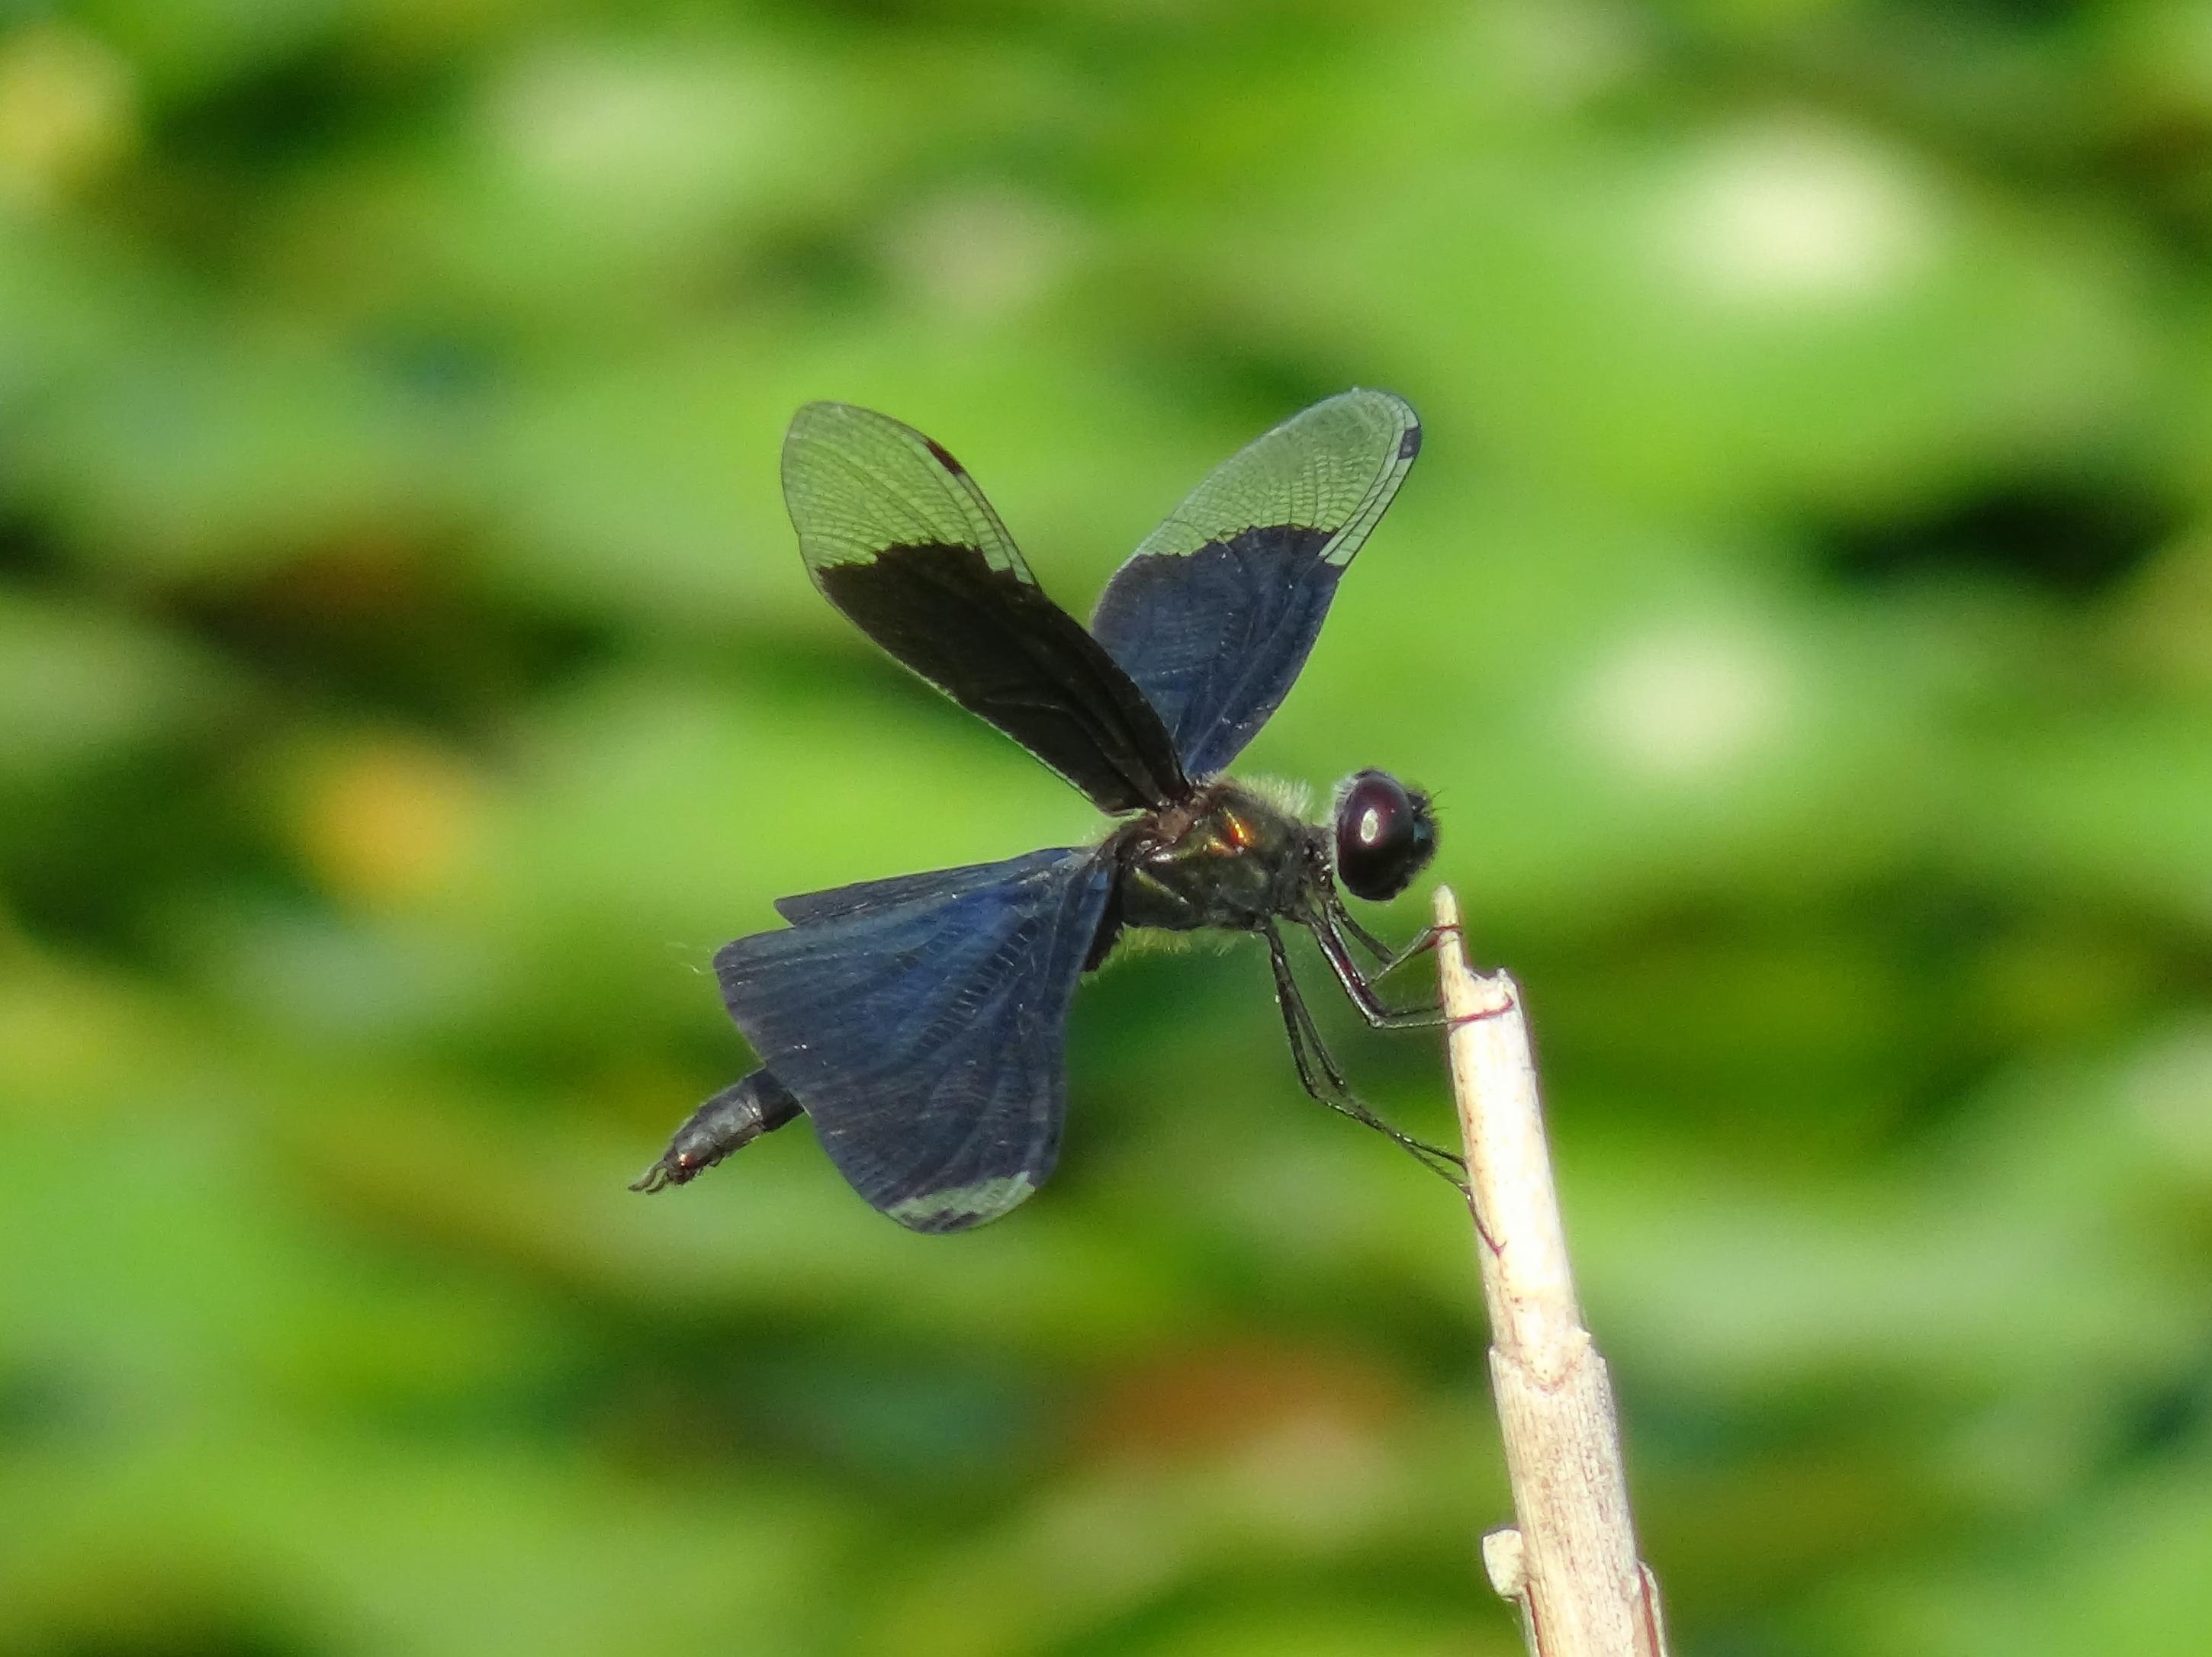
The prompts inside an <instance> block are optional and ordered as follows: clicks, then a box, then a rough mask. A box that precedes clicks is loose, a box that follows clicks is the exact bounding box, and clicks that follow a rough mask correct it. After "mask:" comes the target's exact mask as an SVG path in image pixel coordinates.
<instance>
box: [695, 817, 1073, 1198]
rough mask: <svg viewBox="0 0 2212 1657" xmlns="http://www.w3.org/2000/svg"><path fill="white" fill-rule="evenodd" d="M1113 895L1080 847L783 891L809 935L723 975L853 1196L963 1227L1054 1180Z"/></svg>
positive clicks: (789, 910) (739, 954) (748, 1027)
mask: <svg viewBox="0 0 2212 1657" xmlns="http://www.w3.org/2000/svg"><path fill="white" fill-rule="evenodd" d="M1112 883H1113V865H1112V864H1111V862H1110V861H1109V860H1108V859H1106V858H1104V857H1103V856H1102V855H1101V853H1099V851H1098V849H1097V848H1096V847H1070V848H1066V849H1063V850H1058V851H1049V852H1035V853H1030V854H1029V855H1028V856H1026V857H1019V858H1014V859H1010V860H1009V861H1007V862H1005V863H1000V864H995V865H992V864H984V865H975V866H973V867H971V868H968V869H962V870H948V871H943V872H942V873H940V874H936V875H917V876H911V877H903V878H902V879H900V880H890V881H869V882H865V883H862V884H861V885H859V886H848V887H842V888H840V889H837V890H836V891H832V892H821V893H816V894H813V895H810V896H807V897H802V898H787V899H786V900H784V902H783V904H782V905H781V906H779V907H782V909H783V910H784V913H786V914H787V915H791V916H793V918H794V919H797V920H799V921H800V924H799V925H798V926H793V927H791V928H790V929H788V930H787V931H783V932H763V933H761V934H759V935H758V936H757V937H753V938H740V939H738V941H737V942H736V943H734V944H728V945H726V947H724V949H723V950H721V952H720V954H718V955H717V956H715V957H714V970H715V974H716V975H717V976H718V977H719V978H720V980H721V985H722V998H723V1000H724V1001H725V1002H726V1004H727V1005H728V1006H729V1009H730V1016H731V1017H732V1018H734V1019H735V1020H736V1021H737V1023H738V1029H741V1030H743V1031H744V1034H745V1038H746V1040H748V1041H750V1042H751V1043H752V1045H753V1047H754V1049H755V1051H757V1053H759V1054H760V1056H761V1060H762V1062H763V1064H764V1065H769V1067H770V1068H771V1069H772V1070H773V1071H774V1073H775V1076H776V1077H778V1079H779V1080H781V1082H782V1083H783V1084H784V1085H785V1086H786V1087H787V1088H788V1089H790V1090H791V1092H792V1093H793V1094H794V1095H795V1096H797V1097H798V1099H799V1102H800V1103H801V1104H803V1105H804V1106H805V1108H806V1113H807V1114H808V1115H809V1116H810V1117H811V1118H812V1119H813V1121H814V1126H815V1131H816V1132H817V1134H819V1136H820V1137H821V1140H822V1144H823V1148H824V1149H826V1150H828V1151H829V1156H830V1160H831V1161H833V1162H836V1165H837V1168H838V1171H839V1172H840V1173H842V1174H844V1176H845V1178H846V1179H847V1180H848V1181H850V1182H851V1183H852V1186H853V1188H854V1190H855V1191H858V1192H859V1193H860V1195H861V1196H863V1197H865V1198H866V1199H868V1201H869V1202H870V1203H872V1204H873V1205H875V1206H876V1207H877V1208H879V1209H881V1210H882V1211H884V1213H886V1214H888V1215H890V1217H892V1218H893V1219H895V1220H896V1221H898V1222H899V1223H901V1224H902V1225H906V1226H909V1227H911V1228H913V1229H915V1230H916V1231H957V1230H961V1229H964V1228H966V1227H968V1226H971V1225H976V1224H980V1223H981V1222H983V1221H985V1220H989V1219H994V1218H996V1217H998V1216H1000V1214H1003V1213H1005V1212H1006V1211H1007V1210H1008V1209H1010V1208H1012V1207H1013V1206H1014V1205H1015V1204H1017V1203H1018V1202H1020V1201H1021V1200H1022V1199H1024V1198H1025V1197H1027V1196H1028V1195H1029V1194H1030V1193H1031V1192H1032V1191H1034V1190H1036V1187H1038V1186H1039V1185H1040V1184H1042V1182H1043V1181H1044V1178H1045V1176H1046V1175H1047V1174H1049V1173H1051V1172H1052V1167H1053V1163H1054V1160H1055V1159H1056V1158H1057V1156H1059V1154H1060V1119H1061V1115H1062V1114H1063V1111H1064V1109H1065V1107H1066V1091H1067V1083H1066V1071H1065V1065H1064V1048H1065V1037H1066V1023H1067V1007H1068V1003H1069V1001H1070V1000H1071V999H1072V998H1073V996H1074V993H1075V986H1076V981H1077V980H1078V979H1079V977H1080V976H1081V975H1082V972H1083V964H1084V962H1085V958H1086V957H1087V956H1088V955H1089V953H1090V950H1091V942H1092V940H1093V938H1095V937H1096V936H1097V931H1098V926H1099V921H1100V919H1101V917H1102V916H1103V913H1104V912H1105V907H1106V899H1107V895H1108V893H1109V890H1110V889H1111V887H1112Z"/></svg>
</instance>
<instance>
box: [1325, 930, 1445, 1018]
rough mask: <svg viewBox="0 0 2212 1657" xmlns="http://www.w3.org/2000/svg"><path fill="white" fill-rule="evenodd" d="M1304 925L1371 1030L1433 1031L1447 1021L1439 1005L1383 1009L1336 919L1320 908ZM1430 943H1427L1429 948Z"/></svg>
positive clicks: (1371, 982)
mask: <svg viewBox="0 0 2212 1657" xmlns="http://www.w3.org/2000/svg"><path fill="white" fill-rule="evenodd" d="M1307 924H1308V925H1309V926H1311V927H1312V929H1313V935H1314V942H1316V944H1320V945H1321V952H1322V957H1323V958H1324V959H1325V960H1327V961H1328V968H1329V970H1330V971H1331V972H1333V973H1334V974H1336V981H1337V982H1338V983H1340V984H1341V985H1342V986H1344V992H1345V994H1346V995H1347V996H1349V997H1351V998H1352V1005H1353V1006H1355V1007H1357V1008H1358V1009H1359V1016H1360V1017H1362V1018H1364V1019H1365V1020H1366V1021H1367V1023H1368V1024H1369V1025H1370V1027H1371V1028H1373V1029H1378V1030H1417V1029H1438V1028H1439V1027H1441V1026H1443V1025H1444V1024H1446V1023H1449V1022H1450V1020H1449V1018H1448V1017H1447V1016H1446V1015H1445V1012H1444V1010H1443V1007H1442V1006H1440V1005H1439V1006H1434V1007H1407V1008H1399V1007H1391V1006H1386V1005H1384V1004H1383V998H1382V997H1381V996H1380V995H1378V994H1376V991H1375V985H1374V982H1373V980H1370V978H1369V977H1368V975H1367V974H1366V973H1365V972H1364V971H1362V970H1361V968H1360V965H1359V962H1358V961H1356V960H1354V959H1353V958H1352V946H1351V945H1350V944H1348V943H1346V941H1345V935H1344V931H1343V929H1342V927H1341V926H1339V924H1338V921H1337V917H1336V916H1335V915H1334V914H1333V913H1330V912H1329V911H1328V910H1326V909H1324V910H1323V911H1322V913H1320V914H1319V915H1318V916H1316V918H1315V919H1313V920H1310V921H1309V922H1308V923H1307ZM1431 930H1433V929H1431ZM1434 942H1435V940H1433V939H1431V940H1430V945H1429V946H1430V947H1433V944H1434Z"/></svg>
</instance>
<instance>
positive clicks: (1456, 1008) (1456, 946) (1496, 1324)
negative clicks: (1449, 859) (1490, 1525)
mask: <svg viewBox="0 0 2212 1657" xmlns="http://www.w3.org/2000/svg"><path fill="white" fill-rule="evenodd" d="M1436 914H1437V926H1438V927H1439V928H1449V929H1450V931H1449V932H1447V933H1446V936H1445V938H1444V941H1443V944H1442V945H1441V946H1440V947H1439V948H1438V950H1437V956H1438V958H1439V960H1440V961H1441V962H1442V968H1441V972H1442V977H1443V1005H1444V1011H1445V1012H1446V1014H1447V1015H1449V1017H1450V1018H1451V1020H1452V1026H1451V1033H1450V1036H1449V1046H1450V1052H1451V1074H1452V1092H1453V1095H1454V1096H1455V1098H1456V1100H1457V1101H1458V1104H1459V1121H1460V1132H1461V1134H1462V1138H1464V1139H1465V1141H1466V1144H1467V1165H1468V1184H1469V1185H1470V1186H1471V1187H1473V1194H1472V1197H1471V1199H1470V1203H1469V1206H1470V1209H1471V1211H1472V1212H1473V1214H1474V1223H1475V1253H1476V1254H1477V1255H1478V1257H1479V1258H1480V1260H1481V1262H1482V1292H1483V1298H1484V1300H1485V1301H1486V1302H1487V1303H1488V1305H1489V1310H1490V1331H1491V1347H1490V1375H1491V1384H1492V1389H1493V1391H1494V1392H1495V1393H1496V1396H1497V1401H1498V1423H1499V1425H1500V1426H1501V1427H1502V1428H1503V1429H1504V1438H1505V1467H1506V1472H1507V1475H1508V1477H1509V1478H1510V1479H1511V1481H1512V1485H1513V1512H1514V1517H1515V1520H1516V1524H1515V1526H1513V1527H1509V1528H1506V1529H1503V1530H1498V1531H1493V1532H1492V1533H1490V1534H1489V1535H1488V1536H1486V1537H1485V1538H1484V1539H1483V1545H1482V1552H1483V1561H1484V1563H1485V1565H1486V1568H1487V1569H1488V1571H1489V1574H1490V1580H1491V1583H1492V1586H1493V1587H1496V1588H1497V1590H1498V1593H1502V1594H1504V1596H1505V1597H1506V1598H1508V1599H1512V1600H1514V1601H1515V1602H1516V1604H1517V1605H1519V1606H1520V1607H1521V1618H1522V1634H1523V1636H1525V1638H1526V1639H1527V1641H1528V1650H1529V1652H1530V1653H1531V1654H1532V1657H1666V1652H1667V1643H1666V1629H1665V1625H1664V1624H1663V1622H1662V1618H1661V1616H1660V1611H1659V1588H1658V1582H1657V1580H1656V1578H1655V1577H1654V1576H1653V1575H1651V1571H1650V1568H1649V1567H1648V1566H1646V1565H1644V1563H1641V1561H1640V1560H1639V1559H1638V1557H1637V1551H1636V1532H1635V1527H1634V1526H1633V1525H1632V1523H1631V1521H1630V1518H1629V1510H1628V1483H1627V1479H1626V1476H1625V1475H1624V1474H1623V1472H1622V1470H1621V1459H1620V1425H1619V1423H1618V1421H1617V1419H1616V1417H1615V1416H1614V1413H1613V1388H1612V1386H1611V1384H1610V1383H1609V1382H1608V1381H1607V1378H1606V1369H1605V1360H1604V1359H1603V1358H1602V1357H1600V1356H1599V1355H1598V1350H1597V1347H1596V1345H1595V1343H1594V1342H1593V1341H1592V1340H1591V1338H1590V1334H1589V1330H1587V1329H1586V1328H1584V1327H1583V1314H1582V1308H1581V1306H1580V1304H1579V1303H1578V1302H1577V1301H1576V1298H1575V1284H1574V1274H1573V1272H1571V1270H1570V1269H1569V1266H1568V1264H1567V1243H1566V1233H1565V1229H1563V1228H1562V1226H1561V1225H1560V1223H1559V1193H1558V1192H1557V1191H1556V1190H1555V1188H1554V1187H1553V1183H1552V1163H1551V1156H1550V1153H1549V1151H1548V1150H1547V1146H1546V1144H1545V1138H1544V1117H1543V1109H1542V1106H1541V1102H1540V1101H1539V1098H1538V1095H1537V1089H1536V1061H1535V1055H1534V1052H1533V1051H1532V1049H1531V1048H1530V1047H1529V1042H1528V1018H1527V1016H1526V1014H1525V1013H1524V1012H1523V1011H1522V1005H1521V992H1520V988H1519V986H1517V985H1516V984H1515V983H1514V981H1513V980H1512V979H1511V978H1510V977H1509V976H1508V975H1507V974H1504V973H1503V972H1500V973H1497V974H1491V975H1488V976H1483V975H1480V974H1476V973H1475V972H1474V969H1473V968H1470V967H1469V966H1468V962H1467V952H1466V950H1465V949H1464V948H1463V947H1462V944H1461V940H1460V938H1459V936H1458V932H1457V928H1458V926H1459V904H1458V901H1457V900H1456V899H1455V898H1454V897H1453V895H1452V894H1451V892H1450V890H1449V889H1447V888H1444V887H1438V888H1437V895H1436Z"/></svg>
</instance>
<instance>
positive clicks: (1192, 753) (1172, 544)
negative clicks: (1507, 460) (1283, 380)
mask: <svg viewBox="0 0 2212 1657" xmlns="http://www.w3.org/2000/svg"><path fill="white" fill-rule="evenodd" d="M1420 448H1421V422H1419V420H1418V419H1416V418H1415V417H1414V415H1413V409H1412V408H1411V407H1410V406H1409V405H1408V404H1407V403H1406V401H1405V399H1404V398H1399V397H1394V396H1393V395H1391V393H1389V392H1388V391H1346V392H1343V393H1341V394H1340V395H1339V396H1336V397H1333V398H1328V400H1327V401H1325V402H1322V403H1316V404H1314V405H1313V407H1311V408H1310V409H1308V410H1305V411H1304V413H1303V414H1298V415H1294V416H1291V418H1290V419H1288V420H1286V421H1285V422H1283V423H1282V424H1281V425H1279V426H1278V427H1276V428H1275V429H1274V430H1273V431H1271V432H1269V433H1268V434H1267V435H1266V436H1264V437H1261V438H1259V439H1256V440H1254V441H1253V442H1252V443H1250V444H1249V445H1247V446H1245V447H1244V448H1243V449H1241V450H1239V451H1238V452H1237V453H1236V454H1235V455H1232V456H1231V458H1229V459H1227V460H1225V461H1224V462H1223V463H1222V464H1220V465H1218V466H1217V467H1216V468H1214V470H1213V471H1212V474H1211V475H1209V476H1207V478H1206V481H1205V482H1204V483H1200V485H1199V486H1198V488H1197V489H1194V490H1193V491H1192V492H1191V494H1190V496H1189V498H1188V499H1187V500H1185V501H1184V502H1183V503H1182V505H1181V506H1180V507H1176V509H1175V512H1174V513H1172V514H1171V515H1170V517H1169V519H1168V520H1167V521H1166V522H1165V523H1164V524H1162V525H1160V526H1159V528H1158V529H1157V530H1154V531H1152V534H1151V535H1150V536H1149V537H1146V540H1145V543H1144V544H1143V545H1142V546H1140V547H1139V548H1138V549H1137V550H1136V551H1135V553H1134V554H1133V555H1131V557H1130V559H1129V561H1128V562H1127V563H1125V564H1123V565H1122V566H1121V568H1120V569H1119V570H1118V571H1117V572H1115V576H1114V579H1113V580H1112V581H1111V582H1109V584H1108V585H1107V588H1106V592H1105V594H1104V596H1103V597H1102V598H1100V599H1099V601H1098V611H1097V614H1096V615H1095V616H1092V617H1091V634H1092V635H1093V636H1095V637H1096V638H1097V640H1098V642H1099V643H1101V644H1103V646H1106V649H1107V652H1108V653H1109V654H1110V655H1111V656H1112V657H1113V658H1114V659H1115V661H1117V662H1119V663H1120V664H1121V666H1122V668H1123V669H1124V670H1125V671H1127V673H1128V676H1129V677H1131V678H1132V679H1133V680H1135V681H1136V682H1137V685H1138V688H1139V689H1141V690H1142V691H1143V692H1144V693H1145V695H1146V698H1147V699H1148V700H1149V701H1151V702H1152V706H1153V707H1155V708H1157V709H1158V711H1159V715H1160V719H1161V720H1162V721H1163V722H1164V724H1165V725H1167V728H1168V731H1169V732H1170V735H1171V736H1172V737H1173V738H1174V740H1175V747H1176V753H1177V754H1178V755H1180V756H1182V768H1183V771H1184V773H1185V774H1187V775H1188V776H1190V777H1193V778H1197V779H1201V780H1202V779H1204V778H1206V777H1210V776H1212V775H1213V774H1215V773H1216V772H1218V771H1221V770H1223V769H1224V768H1226V767H1227V766H1228V764H1229V762H1231V760H1233V759H1235V758H1236V757H1237V754H1238V753H1239V752H1241V751H1242V750H1243V747H1244V744H1246V743H1248V742H1249V741H1250V740H1251V739H1252V737H1253V734H1254V733H1255V731H1258V730H1259V728H1260V727H1261V725H1265V724H1266V723H1267V716H1268V715H1269V714H1271V713H1273V712H1274V711H1275V709H1276V707H1277V706H1278V705H1279V704H1280V702H1281V701H1282V700H1283V698H1284V697H1285V695H1289V694H1290V689H1291V683H1292V682H1293V681H1294V680H1296V679H1297V677H1298V670H1299V669H1300V668H1302V667H1304V665H1305V659H1306V652H1309V651H1310V650H1311V649H1312V648H1313V643H1314V640H1315V639H1316V637H1318V636H1319V634H1320V633H1321V624H1322V619H1323V618H1324V617H1325V616H1327V615H1328V604H1329V600H1330V598H1333V597H1334V596H1335V592H1336V582H1337V578H1338V576H1340V575H1341V574H1343V573H1344V568H1345V566H1346V565H1347V564H1349V563H1350V562H1351V561H1352V555H1353V554H1354V553H1356V552H1358V550H1359V547H1360V543H1362V542H1363V541H1364V540H1366V538H1367V534H1368V531H1370V530H1371V529H1373V528H1374V527H1375V525H1376V520H1377V519H1380V518H1381V517H1382V516H1383V510H1384V508H1386V507H1389V504H1390V498H1391V496H1393V495H1395V494H1397V492H1398V485H1399V484H1400V483H1402V482H1403V481H1404V479H1405V476H1406V473H1407V470H1408V469H1409V468H1410V467H1411V466H1412V465H1413V457H1414V456H1415V455H1417V454H1419V452H1420Z"/></svg>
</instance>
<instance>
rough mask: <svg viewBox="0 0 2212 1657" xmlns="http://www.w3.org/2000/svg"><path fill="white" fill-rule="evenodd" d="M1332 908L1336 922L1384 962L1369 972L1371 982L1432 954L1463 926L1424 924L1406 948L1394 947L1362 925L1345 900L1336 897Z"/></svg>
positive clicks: (1377, 958) (1330, 910)
mask: <svg viewBox="0 0 2212 1657" xmlns="http://www.w3.org/2000/svg"><path fill="white" fill-rule="evenodd" d="M1328 912H1329V913H1330V914H1331V915H1332V916H1333V917H1334V919H1335V920H1336V924H1337V925H1338V926H1340V927H1341V928H1342V929H1343V931H1344V932H1345V934H1346V936H1347V937H1348V938H1351V939H1352V942H1353V943H1355V944H1359V945H1360V946H1361V947H1362V948H1364V950H1366V951H1367V952H1368V953H1369V954H1370V955H1371V956H1374V957H1375V959H1376V962H1379V963H1380V964H1379V965H1378V966H1376V968H1375V970H1374V971H1373V972H1372V973H1370V974H1369V975H1368V976H1369V981H1370V982H1373V981H1375V980H1380V979H1384V978H1388V977H1389V975H1390V974H1392V973H1395V972H1396V971H1397V970H1398V968H1401V967H1402V966H1404V965H1405V964H1406V963H1407V962H1409V961H1413V960H1417V959H1419V957H1420V956H1425V955H1426V954H1428V952H1429V951H1430V950H1433V949H1435V948H1436V947H1437V944H1441V943H1443V941H1444V939H1446V938H1456V937H1458V936H1459V927H1458V926H1457V925H1453V926H1424V927H1422V928H1421V930H1420V932H1419V933H1418V934H1416V935H1415V937H1414V938H1413V942H1412V943H1410V944H1407V945H1406V946H1405V947H1404V948H1403V949H1395V950H1394V949H1392V948H1391V947H1390V945H1389V944H1385V943H1384V942H1383V940H1382V939H1381V938H1377V937H1376V936H1375V934H1374V933H1372V932H1369V931H1368V930H1367V928H1366V927H1364V926H1361V925H1360V924H1359V922H1358V920H1356V919H1354V918H1353V916H1352V911H1351V910H1349V909H1347V908H1346V907H1344V905H1343V903H1342V902H1341V901H1337V900H1335V899H1334V898H1332V899H1331V901H1330V902H1329V906H1328Z"/></svg>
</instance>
